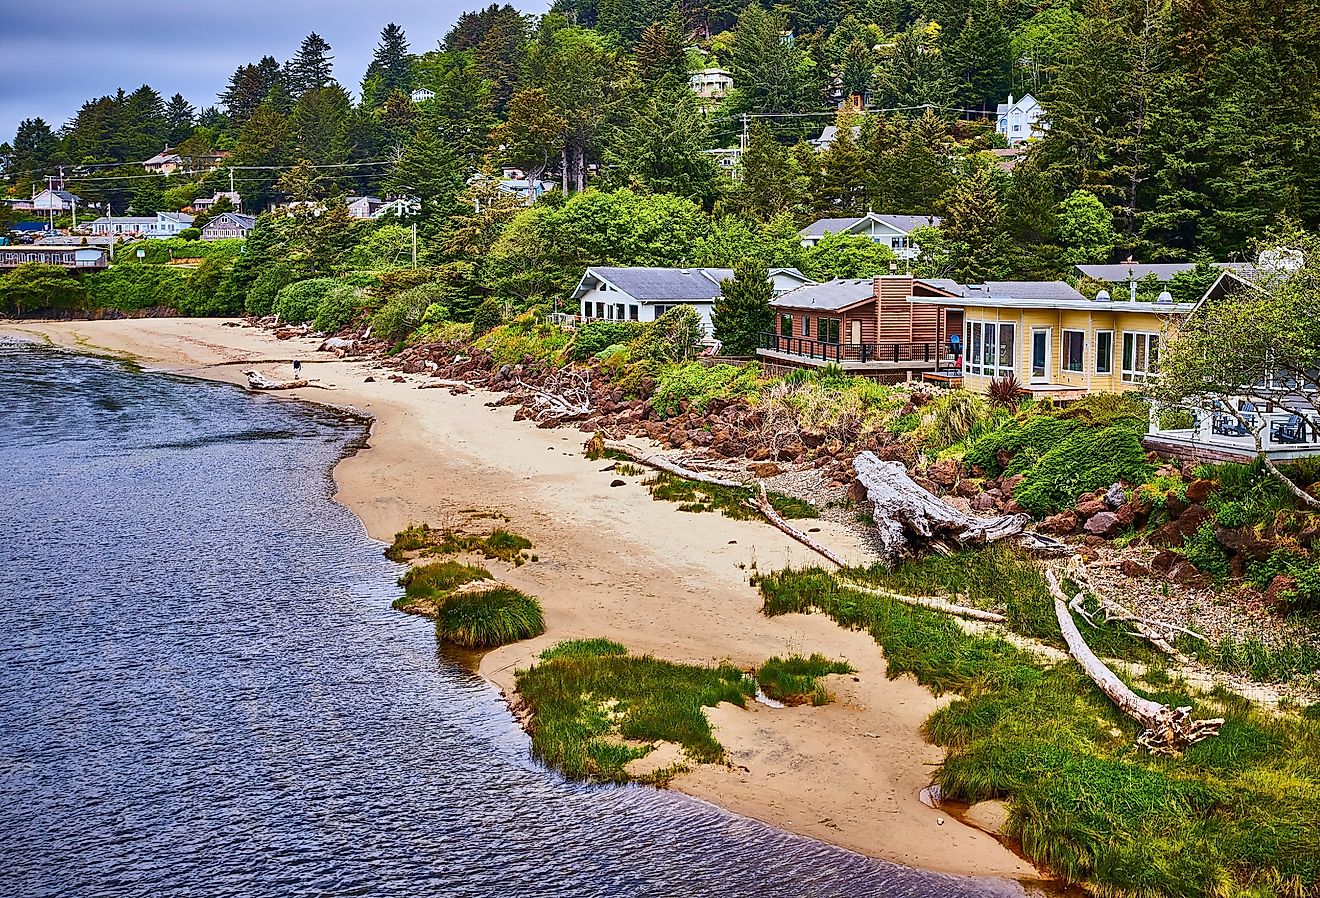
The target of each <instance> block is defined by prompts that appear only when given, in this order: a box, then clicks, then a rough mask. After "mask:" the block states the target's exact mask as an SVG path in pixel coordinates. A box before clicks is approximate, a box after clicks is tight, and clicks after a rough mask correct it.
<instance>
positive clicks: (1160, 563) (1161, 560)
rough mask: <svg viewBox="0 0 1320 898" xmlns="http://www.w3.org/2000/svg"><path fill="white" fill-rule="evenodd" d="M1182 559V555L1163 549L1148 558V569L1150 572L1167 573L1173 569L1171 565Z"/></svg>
mask: <svg viewBox="0 0 1320 898" xmlns="http://www.w3.org/2000/svg"><path fill="white" fill-rule="evenodd" d="M1181 560H1182V556H1181V555H1179V554H1178V553H1177V552H1170V551H1169V550H1168V549H1164V550H1162V551H1160V552H1156V553H1155V557H1154V558H1152V559H1151V560H1150V570H1151V573H1152V574H1167V573H1168V572H1169V571H1171V570H1172V569H1173V566H1174V565H1175V564H1177V563H1178V562H1179V561H1181Z"/></svg>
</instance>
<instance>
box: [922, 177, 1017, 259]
mask: <svg viewBox="0 0 1320 898" xmlns="http://www.w3.org/2000/svg"><path fill="white" fill-rule="evenodd" d="M942 211H943V215H944V221H943V223H942V225H941V230H942V231H943V234H944V239H945V242H946V244H947V247H948V252H949V255H950V259H951V261H952V271H951V274H952V276H953V277H954V278H955V279H956V280H958V281H959V282H960V283H964V284H981V283H984V282H985V281H988V280H995V279H996V278H1000V277H1002V276H1003V274H1004V269H1005V265H1004V260H1005V251H1006V249H1007V247H1008V240H1007V235H1006V234H1005V232H1004V228H1003V222H1002V220H1001V215H1000V206H999V196H998V194H997V193H996V191H995V186H994V179H993V176H992V174H991V167H990V166H989V165H988V164H986V165H980V166H978V167H976V168H974V169H972V171H970V172H969V173H968V174H967V175H965V176H964V177H963V178H961V179H959V181H958V182H957V183H956V184H954V186H953V187H952V189H950V190H949V193H948V195H947V196H946V197H945V198H944V201H943V210H942ZM922 249H923V251H924V250H925V245H924V244H923V245H922Z"/></svg>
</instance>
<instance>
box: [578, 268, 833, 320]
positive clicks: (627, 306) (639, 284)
mask: <svg viewBox="0 0 1320 898" xmlns="http://www.w3.org/2000/svg"><path fill="white" fill-rule="evenodd" d="M732 277H733V269H731V268H612V267H605V266H593V267H591V268H588V269H587V270H586V272H585V273H584V274H583V275H582V280H580V281H579V282H578V285H577V289H575V290H574V291H573V299H574V301H575V302H576V303H577V307H578V309H579V311H580V314H581V315H582V317H583V319H586V320H591V319H604V320H606V321H655V320H656V319H657V318H659V317H660V316H661V315H663V314H664V313H665V312H667V311H669V310H670V309H672V308H674V307H675V306H681V305H686V306H691V307H692V308H693V309H695V310H696V311H697V314H699V315H700V316H701V323H702V325H703V326H704V327H705V328H706V332H707V333H710V331H711V318H710V316H711V310H712V307H713V306H714V304H715V299H716V297H718V296H719V295H720V293H721V289H720V282H721V281H724V280H728V279H730V278H732ZM810 282H811V279H810V278H808V277H807V276H806V275H804V274H803V273H802V272H800V271H798V270H797V269H796V268H774V269H771V270H770V285H771V288H772V289H773V290H774V292H775V293H776V294H779V293H784V292H787V291H789V290H792V289H794V288H795V287H799V286H801V285H802V284H807V283H810Z"/></svg>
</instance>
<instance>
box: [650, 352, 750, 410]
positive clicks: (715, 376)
mask: <svg viewBox="0 0 1320 898" xmlns="http://www.w3.org/2000/svg"><path fill="white" fill-rule="evenodd" d="M759 374H760V369H759V368H757V367H756V366H754V365H744V366H742V367H737V366H734V365H711V366H709V367H707V366H706V365H702V364H701V363H700V362H689V363H687V364H684V365H672V366H670V367H668V368H665V369H664V370H663V371H662V372H661V374H660V380H659V383H657V384H656V388H655V393H654V394H653V395H652V396H651V407H652V408H653V409H655V410H656V412H657V413H658V414H659V415H660V416H661V417H664V418H669V417H672V416H673V415H677V414H678V413H679V411H680V409H679V401H680V400H682V399H686V400H687V401H688V403H689V405H690V406H691V407H692V408H694V409H696V410H697V411H698V412H704V411H705V410H706V405H707V404H708V403H709V402H710V401H711V400H712V399H717V398H718V399H733V398H740V397H744V396H750V395H751V394H753V393H755V392H756V390H757V387H758V381H759Z"/></svg>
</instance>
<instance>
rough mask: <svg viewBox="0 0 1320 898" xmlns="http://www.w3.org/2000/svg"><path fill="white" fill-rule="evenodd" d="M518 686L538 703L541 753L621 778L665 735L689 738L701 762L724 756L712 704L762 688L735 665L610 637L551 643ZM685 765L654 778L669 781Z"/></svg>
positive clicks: (684, 743)
mask: <svg viewBox="0 0 1320 898" xmlns="http://www.w3.org/2000/svg"><path fill="white" fill-rule="evenodd" d="M517 688H518V693H519V695H520V696H521V697H522V699H523V701H524V702H526V703H527V706H528V707H529V708H530V709H531V711H532V718H531V721H530V723H529V724H528V731H529V732H530V733H531V736H532V750H533V752H534V753H535V754H536V756H537V757H538V758H540V759H541V760H542V761H543V762H544V763H545V764H547V765H548V766H550V767H553V768H554V769H556V770H558V771H560V772H561V773H563V774H564V775H565V776H566V777H568V778H570V779H576V780H589V781H594V782H611V783H621V782H626V781H628V780H630V779H635V777H633V776H632V775H631V774H629V772H628V770H627V769H626V768H627V765H628V764H629V763H630V762H631V761H634V760H636V759H638V758H643V757H646V756H647V755H648V754H650V753H651V751H652V750H654V747H655V745H656V744H657V743H660V742H669V743H673V744H675V745H678V746H681V747H682V748H683V750H684V752H685V754H686V756H687V758H689V759H690V760H692V761H695V762H718V761H722V760H723V759H724V748H723V746H721V745H720V744H719V742H717V741H716V740H715V737H714V734H713V733H712V732H711V728H710V723H709V721H707V719H706V715H705V713H704V712H703V711H702V709H703V708H706V707H712V706H714V705H717V704H719V703H721V702H732V703H733V704H736V705H738V706H739V707H745V706H746V701H747V698H748V697H749V696H751V695H753V694H755V691H756V685H755V683H754V682H753V681H752V680H751V679H750V678H748V677H747V676H746V675H744V674H743V672H742V671H740V670H739V669H737V668H736V667H733V666H732V665H728V664H722V665H719V666H715V667H706V666H702V665H696V664H678V663H674V662H670V661H661V660H659V659H657V658H652V657H650V656H647V655H640V656H639V655H631V654H628V653H627V650H626V649H625V648H624V647H623V646H621V645H619V644H618V643H615V642H612V641H610V640H605V639H591V640H576V641H572V642H567V643H560V644H559V645H557V646H555V647H553V648H551V649H549V650H547V651H546V652H544V653H543V654H542V655H541V658H540V661H539V663H537V664H536V665H535V666H533V667H531V668H530V669H528V670H520V671H518V673H517ZM679 769H680V767H674V766H671V767H668V768H666V769H665V770H664V771H662V773H663V776H658V777H657V776H649V777H645V778H644V779H645V780H646V781H648V782H655V783H657V784H659V783H663V782H664V781H665V779H667V778H668V777H669V776H672V775H673V774H674V773H676V772H678V770H679Z"/></svg>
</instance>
